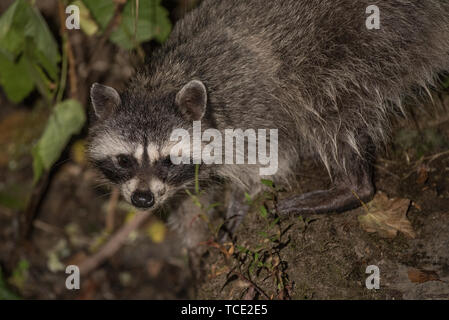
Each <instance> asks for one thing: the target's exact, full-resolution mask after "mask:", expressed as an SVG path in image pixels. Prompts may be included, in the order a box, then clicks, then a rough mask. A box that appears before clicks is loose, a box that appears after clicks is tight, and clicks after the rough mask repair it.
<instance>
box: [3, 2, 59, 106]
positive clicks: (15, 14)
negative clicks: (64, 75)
mask: <svg viewBox="0 0 449 320" xmlns="http://www.w3.org/2000/svg"><path fill="white" fill-rule="evenodd" d="M58 50H59V49H58V45H57V43H56V41H55V39H54V38H53V35H52V33H51V32H50V30H49V28H48V26H47V24H46V22H45V20H44V18H43V17H42V16H41V14H40V13H39V11H38V10H37V9H36V8H35V7H33V6H32V5H31V4H30V2H28V1H25V0H16V1H15V2H14V3H13V4H12V5H11V6H10V7H9V8H8V10H7V11H6V12H5V13H4V14H3V15H2V16H1V17H0V54H1V55H2V58H1V59H2V60H3V63H2V64H3V65H2V66H1V67H0V73H1V76H0V78H1V79H2V82H1V83H0V84H2V86H3V87H6V88H5V91H6V92H7V94H8V98H10V99H11V100H12V101H13V102H18V101H20V100H22V99H23V98H25V97H26V96H27V95H28V94H29V93H30V92H31V91H32V89H33V88H34V85H32V82H34V84H35V85H37V88H38V89H39V91H40V92H41V93H42V94H43V95H44V97H46V98H47V99H48V98H50V96H51V89H50V88H51V87H56V86H55V85H54V83H52V82H55V81H57V78H58V73H59V68H58V62H59V60H60V55H59V51H58ZM18 57H20V60H19V61H18V62H16V61H15V60H16V59H17V58H18ZM5 59H8V60H9V63H10V64H9V65H6V66H5V64H6V62H5ZM11 64H13V65H11ZM25 66H26V67H25ZM12 72H13V73H14V76H15V78H14V79H13V81H12V82H9V75H10V74H11V73H12ZM18 78H22V79H18ZM48 78H50V79H48ZM7 81H8V83H7Z"/></svg>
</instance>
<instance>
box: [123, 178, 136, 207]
mask: <svg viewBox="0 0 449 320" xmlns="http://www.w3.org/2000/svg"><path fill="white" fill-rule="evenodd" d="M138 184H139V179H138V178H132V179H131V180H128V181H127V182H125V183H124V184H122V187H121V188H122V194H123V197H124V198H125V200H126V201H128V202H131V195H132V194H133V192H134V191H136V188H137V186H138Z"/></svg>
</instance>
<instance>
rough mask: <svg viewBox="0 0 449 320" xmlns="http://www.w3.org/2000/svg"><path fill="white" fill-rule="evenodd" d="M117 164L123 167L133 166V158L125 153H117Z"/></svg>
mask: <svg viewBox="0 0 449 320" xmlns="http://www.w3.org/2000/svg"><path fill="white" fill-rule="evenodd" d="M117 164H118V165H119V166H120V167H121V168H124V169H128V168H131V167H132V166H133V159H132V158H131V157H130V156H127V155H126V154H119V155H118V156H117Z"/></svg>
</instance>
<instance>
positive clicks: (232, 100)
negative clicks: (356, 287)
mask: <svg viewBox="0 0 449 320" xmlns="http://www.w3.org/2000/svg"><path fill="white" fill-rule="evenodd" d="M373 4H374V5H377V6H378V7H379V8H380V14H381V25H380V26H381V28H380V29H379V30H375V29H374V30H368V29H367V28H366V27H365V20H366V18H367V16H368V15H367V14H366V13H365V10H366V7H368V6H369V5H373ZM148 61H149V64H148V65H147V66H146V67H145V69H144V70H141V71H140V72H138V73H137V74H136V75H135V77H134V78H133V80H132V81H131V82H130V84H129V86H128V88H127V90H126V91H125V92H124V93H123V95H122V104H121V106H120V107H119V108H118V110H117V112H116V116H115V117H112V118H111V119H109V120H107V121H105V122H99V123H97V124H94V126H93V127H92V129H91V141H92V142H93V143H94V142H95V139H101V136H102V135H104V134H105V133H108V134H111V132H113V134H114V135H116V136H119V137H120V139H121V140H123V139H125V140H128V141H130V142H132V143H148V142H151V143H155V144H157V145H160V146H161V147H162V146H163V144H164V143H165V142H166V141H167V140H168V137H169V135H170V133H171V131H172V130H173V129H174V128H179V127H185V128H188V127H190V126H191V121H190V119H187V118H186V117H185V116H184V113H183V112H182V110H180V109H179V107H178V106H177V105H176V103H175V98H176V96H177V95H178V94H179V92H180V90H182V88H183V87H184V86H185V85H186V84H187V83H189V82H190V81H191V80H194V79H198V80H200V81H201V83H203V84H204V86H205V88H206V89H207V107H206V110H205V113H204V117H203V118H202V129H203V130H205V129H207V128H209V127H212V128H217V129H219V130H224V129H226V128H241V129H243V130H246V129H248V128H256V129H263V128H266V129H270V128H277V129H279V164H280V165H279V166H280V169H279V171H278V173H277V175H276V176H275V177H274V180H277V181H280V182H281V183H283V184H288V183H289V181H291V178H292V177H293V176H294V173H295V170H296V169H297V168H298V167H300V162H299V159H300V157H301V156H311V157H315V158H317V159H321V161H322V162H323V163H324V164H325V165H326V167H327V169H328V171H329V173H331V174H335V173H338V172H340V171H342V170H347V169H348V167H350V166H351V163H348V162H349V161H352V160H351V159H354V157H353V155H351V156H348V153H353V154H354V155H356V156H357V157H359V158H361V159H366V158H367V157H369V156H370V154H371V153H370V152H368V151H367V150H365V143H366V141H370V142H372V144H373V145H374V146H375V147H379V146H382V145H383V144H384V143H385V142H386V141H387V140H388V137H389V133H390V122H391V119H392V116H393V115H394V114H397V113H398V112H402V111H403V109H402V104H401V101H403V100H404V98H405V97H409V96H413V97H415V96H417V95H420V92H423V90H424V91H425V90H427V87H429V86H431V85H433V84H434V83H435V79H436V78H435V76H436V74H437V73H439V72H442V71H447V70H449V2H448V1H445V0H425V1H423V0H397V1H391V0H321V1H308V0H271V1H260V0H245V1H241V0H205V1H203V2H202V4H201V5H200V7H199V8H197V9H195V10H193V11H192V12H190V13H189V14H187V15H186V17H185V18H184V19H183V20H181V21H180V22H178V23H177V25H176V26H175V28H174V30H173V32H172V34H171V36H170V38H169V40H168V41H167V42H166V43H165V44H164V45H163V46H162V48H161V49H160V50H158V51H157V52H156V53H154V54H153V56H152V57H150V58H149V59H148ZM420 88H421V89H420ZM424 88H425V89H424ZM417 93H418V94H417ZM92 151H93V153H95V152H94V150H92ZM366 160H368V161H369V160H370V159H366ZM189 170H191V168H190V169H189ZM213 176H218V177H219V178H220V179H224V180H231V181H232V182H234V183H237V185H239V186H241V187H242V188H249V187H251V188H252V190H255V191H257V189H255V187H254V185H259V179H260V177H259V176H258V170H257V168H254V166H247V165H222V166H210V167H207V168H203V167H202V170H201V176H200V178H201V179H202V180H205V181H210V177H213ZM191 182H192V180H189V181H186V182H185V183H181V184H179V185H178V186H177V188H180V187H184V186H186V185H189V184H191Z"/></svg>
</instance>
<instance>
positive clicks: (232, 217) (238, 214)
mask: <svg viewBox="0 0 449 320" xmlns="http://www.w3.org/2000/svg"><path fill="white" fill-rule="evenodd" d="M248 210H249V205H248V203H247V202H246V200H245V193H244V191H242V190H240V189H237V188H234V189H232V191H231V194H230V199H229V203H228V207H227V210H226V216H225V222H224V224H223V226H222V228H221V229H220V233H219V235H218V239H219V241H220V242H224V241H226V239H227V238H228V236H232V235H233V234H234V232H235V230H236V229H237V227H238V226H239V225H240V223H241V222H242V220H243V218H244V217H245V215H246V213H247V212H248Z"/></svg>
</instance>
